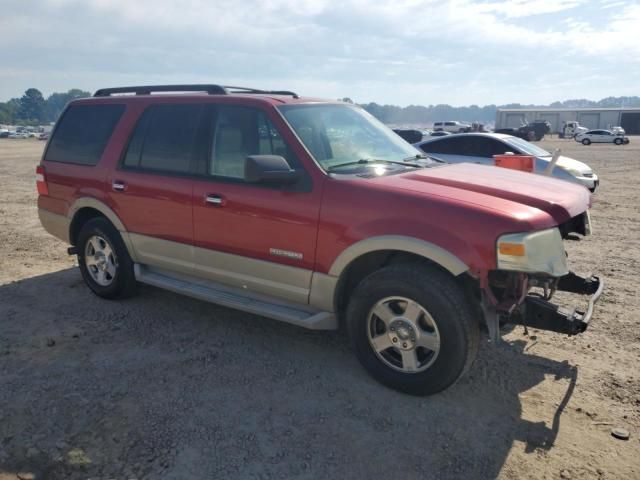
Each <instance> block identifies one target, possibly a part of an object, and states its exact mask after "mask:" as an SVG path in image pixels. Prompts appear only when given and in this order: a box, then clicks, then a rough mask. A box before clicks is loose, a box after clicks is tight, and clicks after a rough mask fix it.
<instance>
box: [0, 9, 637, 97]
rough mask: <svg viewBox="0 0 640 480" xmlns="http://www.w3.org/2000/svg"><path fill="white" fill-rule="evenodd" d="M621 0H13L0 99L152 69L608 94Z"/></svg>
mask: <svg viewBox="0 0 640 480" xmlns="http://www.w3.org/2000/svg"><path fill="white" fill-rule="evenodd" d="M619 3H620V2H613V3H612V2H604V3H600V4H596V3H595V2H586V1H584V0H569V1H565V2H562V1H559V0H539V1H537V2H529V1H525V0H509V1H505V2H497V1H493V0H491V1H484V2H478V1H472V0H453V1H450V2H442V1H434V0H432V1H417V0H416V1H411V0H401V1H400V0H399V1H395V2H394V1H375V2H374V1H373V0H370V1H368V2H367V1H362V0H342V1H339V2H338V1H334V2H327V1H320V0H264V1H259V0H244V1H242V2H240V1H237V0H233V1H231V0H214V1H206V0H182V1H181V2H172V1H160V0H153V1H152V0H135V1H131V0H40V1H38V2H32V3H31V4H30V5H24V4H22V3H18V4H16V5H15V6H13V7H12V8H11V9H8V10H7V9H5V10H4V11H3V15H2V17H0V44H2V45H3V49H2V50H0V99H1V98H4V97H7V96H9V95H16V94H18V93H20V91H22V90H24V88H26V86H31V85H35V86H40V87H41V88H42V89H43V90H47V89H53V88H56V89H59V87H58V86H57V85H59V84H61V83H62V82H65V81H68V85H69V87H71V86H79V87H82V88H97V87H99V86H101V85H115V84H118V83H130V82H134V81H135V82H138V81H139V82H151V79H157V80H160V79H164V80H171V79H175V80H173V81H180V82H183V81H212V80H214V81H220V82H227V83H232V81H233V83H238V82H239V83H241V84H250V85H257V86H265V87H281V88H284V87H283V86H286V87H287V88H293V87H292V86H297V87H300V88H301V89H304V90H303V91H305V92H308V93H310V94H317V95H326V96H330V97H334V96H352V97H355V98H356V99H359V100H377V101H380V102H385V101H388V102H398V103H439V102H451V103H489V102H508V101H525V102H537V101H551V100H555V99H562V98H564V97H566V96H568V95H569V96H588V95H598V94H597V92H598V91H601V92H602V94H601V96H607V95H617V94H622V93H627V92H628V91H630V90H633V89H634V88H636V87H635V86H636V85H637V84H639V83H640V63H639V59H640V43H639V42H635V41H634V39H635V37H636V36H637V32H638V30H640V5H638V4H637V2H625V3H624V4H619ZM621 52H624V53H621ZM16 72H32V73H24V75H23V78H20V75H18V74H16ZM603 78H606V79H608V80H607V81H606V82H604V84H603V85H596V83H595V82H598V79H603ZM550 79H554V82H555V83H550V82H551V80H550ZM567 79H569V82H570V83H571V82H572V83H573V87H574V88H569V87H568V86H566V85H565V83H566V80H567ZM81 80H82V81H84V82H86V83H85V84H79V83H76V82H80V81H81ZM19 82H21V83H19ZM47 82H48V84H49V85H51V86H50V87H49V86H47ZM54 84H55V87H54ZM523 84H526V85H527V89H526V90H524V89H523V87H522V85H523ZM556 87H557V88H556ZM612 88H617V89H618V90H615V91H611V89H612ZM623 90H624V92H623ZM49 91H50V90H49ZM582 92H589V93H588V94H587V93H582ZM592 92H596V93H592ZM527 95H529V98H527ZM516 96H517V98H515V97H516Z"/></svg>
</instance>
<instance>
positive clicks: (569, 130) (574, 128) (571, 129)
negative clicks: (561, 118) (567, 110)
mask: <svg viewBox="0 0 640 480" xmlns="http://www.w3.org/2000/svg"><path fill="white" fill-rule="evenodd" d="M588 130H589V129H588V128H587V127H583V126H582V125H580V123H579V122H566V123H565V124H564V126H563V127H562V132H560V133H562V136H563V137H564V138H574V137H575V136H576V135H578V134H579V133H585V132H587V131H588Z"/></svg>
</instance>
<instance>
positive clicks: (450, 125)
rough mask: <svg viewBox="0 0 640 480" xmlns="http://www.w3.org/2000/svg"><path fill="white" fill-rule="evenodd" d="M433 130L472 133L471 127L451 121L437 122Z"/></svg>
mask: <svg viewBox="0 0 640 480" xmlns="http://www.w3.org/2000/svg"><path fill="white" fill-rule="evenodd" d="M433 129H434V130H435V131H436V132H438V131H444V132H449V133H464V132H469V131H471V125H469V124H468V123H463V122H456V121H449V122H435V123H434V124H433Z"/></svg>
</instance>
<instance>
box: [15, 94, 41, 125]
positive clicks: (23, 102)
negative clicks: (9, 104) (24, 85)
mask: <svg viewBox="0 0 640 480" xmlns="http://www.w3.org/2000/svg"><path fill="white" fill-rule="evenodd" d="M44 108H45V101H44V97H43V96H42V93H41V92H40V90H38V89H37V88H29V89H27V91H26V92H24V95H23V96H22V97H21V98H20V107H19V108H18V111H17V112H16V120H22V121H23V122H25V123H34V122H35V123H39V122H42V121H44V120H45V113H44Z"/></svg>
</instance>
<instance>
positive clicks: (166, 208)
mask: <svg viewBox="0 0 640 480" xmlns="http://www.w3.org/2000/svg"><path fill="white" fill-rule="evenodd" d="M204 118H205V106H203V105H198V104H159V105H158V104H154V105H151V106H149V107H147V109H146V110H145V111H144V112H143V113H142V115H141V116H140V119H139V120H138V123H137V125H136V127H135V130H134V132H133V134H132V136H131V138H130V139H129V143H128V146H127V149H126V150H125V153H124V155H123V157H122V159H121V160H120V165H119V167H118V169H116V170H114V171H112V172H111V173H110V177H109V178H108V188H109V195H110V199H111V205H113V208H114V210H115V212H116V214H118V216H119V217H120V219H121V220H122V222H123V223H124V224H125V226H126V227H127V229H128V231H129V233H130V237H131V241H132V244H133V247H134V249H135V251H136V254H137V256H138V258H139V260H140V261H141V262H142V263H146V264H149V265H153V266H156V267H163V268H169V269H172V270H175V271H181V272H185V273H191V262H192V246H193V214H192V207H191V195H192V190H193V179H192V175H193V169H194V168H195V164H196V159H197V156H198V155H201V154H202V153H203V150H202V149H201V148H200V147H201V146H202V143H199V142H198V140H199V137H200V136H201V135H202V130H201V128H202V126H203V125H204Z"/></svg>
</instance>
